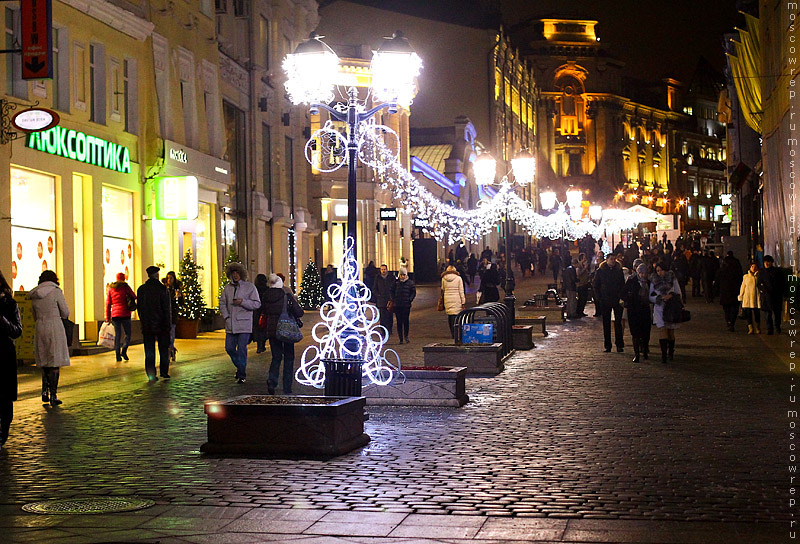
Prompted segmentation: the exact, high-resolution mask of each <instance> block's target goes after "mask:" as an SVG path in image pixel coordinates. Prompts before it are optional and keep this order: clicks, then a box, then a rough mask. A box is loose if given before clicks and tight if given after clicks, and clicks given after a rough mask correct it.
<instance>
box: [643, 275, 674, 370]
mask: <svg viewBox="0 0 800 544" xmlns="http://www.w3.org/2000/svg"><path fill="white" fill-rule="evenodd" d="M676 296H677V297H678V299H679V300H680V298H681V285H680V283H678V278H676V277H675V273H674V272H673V271H672V270H669V268H668V267H667V265H666V264H665V263H664V262H659V263H658V264H657V265H656V273H655V274H653V275H652V276H650V302H651V303H652V304H653V323H655V324H656V327H658V328H659V329H660V330H661V339H659V341H658V343H659V345H660V346H661V362H662V363H666V362H667V360H670V361H672V360H673V358H674V357H675V329H677V328H679V327H680V326H681V325H680V323H673V322H671V321H667V320H666V319H664V306H665V305H666V304H667V302H669V301H670V300H671V299H672V298H674V297H676Z"/></svg>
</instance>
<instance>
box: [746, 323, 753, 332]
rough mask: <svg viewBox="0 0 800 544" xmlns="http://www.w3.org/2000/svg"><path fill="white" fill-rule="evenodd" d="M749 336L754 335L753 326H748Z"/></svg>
mask: <svg viewBox="0 0 800 544" xmlns="http://www.w3.org/2000/svg"><path fill="white" fill-rule="evenodd" d="M747 334H753V326H752V325H748V326H747Z"/></svg>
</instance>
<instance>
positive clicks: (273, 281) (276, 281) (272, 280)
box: [267, 274, 283, 289]
mask: <svg viewBox="0 0 800 544" xmlns="http://www.w3.org/2000/svg"><path fill="white" fill-rule="evenodd" d="M267 285H269V286H270V287H273V288H278V289H283V280H282V279H281V278H280V277H278V276H277V275H276V274H270V275H269V278H268V279H267Z"/></svg>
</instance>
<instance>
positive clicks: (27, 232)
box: [11, 167, 58, 291]
mask: <svg viewBox="0 0 800 544" xmlns="http://www.w3.org/2000/svg"><path fill="white" fill-rule="evenodd" d="M55 192H56V180H55V178H54V177H53V176H48V175H46V174H40V173H38V172H32V171H30V170H23V169H21V168H14V167H12V168H11V247H12V248H13V249H12V261H11V284H12V285H11V287H12V288H13V289H14V291H30V290H31V289H33V288H34V287H36V284H37V283H38V281H39V274H41V273H42V271H43V270H56V269H57V267H56V255H57V254H58V251H57V239H56V208H55V202H56V194H55Z"/></svg>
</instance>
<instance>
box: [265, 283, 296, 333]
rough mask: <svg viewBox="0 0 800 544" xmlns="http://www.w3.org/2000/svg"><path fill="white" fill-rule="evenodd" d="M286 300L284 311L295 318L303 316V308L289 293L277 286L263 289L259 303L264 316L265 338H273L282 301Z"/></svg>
mask: <svg viewBox="0 0 800 544" xmlns="http://www.w3.org/2000/svg"><path fill="white" fill-rule="evenodd" d="M284 301H286V312H287V313H288V314H289V315H291V316H294V317H295V318H297V319H300V318H301V317H303V308H301V307H300V304H299V303H298V302H297V300H296V299H295V298H294V295H291V294H289V293H287V292H286V291H284V290H283V289H281V288H279V287H270V288H268V289H267V290H266V291H264V296H263V302H262V303H261V310H260V312H261V314H262V315H263V316H265V317H266V321H267V327H266V329H265V334H266V337H267V338H270V339H273V338H275V334H276V333H277V330H278V320H279V319H280V317H281V313H282V312H283V303H284Z"/></svg>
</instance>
